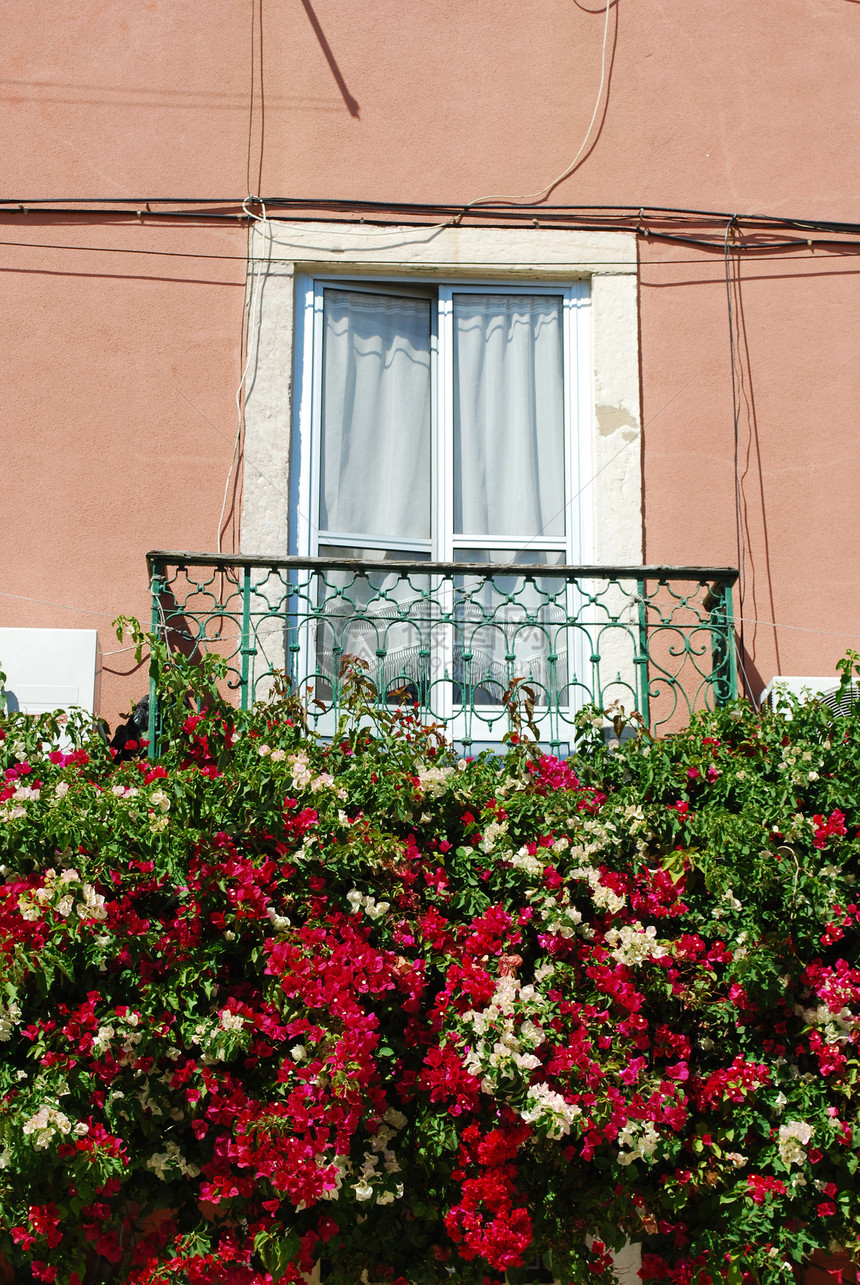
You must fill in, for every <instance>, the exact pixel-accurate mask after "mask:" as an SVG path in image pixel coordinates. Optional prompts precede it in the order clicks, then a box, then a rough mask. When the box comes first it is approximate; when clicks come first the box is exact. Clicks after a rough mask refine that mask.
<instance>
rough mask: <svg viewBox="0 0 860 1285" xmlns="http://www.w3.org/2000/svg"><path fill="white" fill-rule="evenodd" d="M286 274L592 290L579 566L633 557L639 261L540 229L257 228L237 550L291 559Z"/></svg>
mask: <svg viewBox="0 0 860 1285" xmlns="http://www.w3.org/2000/svg"><path fill="white" fill-rule="evenodd" d="M298 274H306V275H309V276H314V275H320V274H325V275H336V276H343V277H345V278H349V279H353V280H354V279H355V278H356V277H365V276H366V277H378V278H385V279H389V280H391V279H397V278H400V279H404V280H408V279H409V278H415V279H419V278H423V279H424V280H428V279H429V280H440V281H453V282H456V281H458V280H461V281H472V282H480V281H494V282H499V281H505V280H509V281H511V282H512V283H513V282H515V283H517V284H524V283H528V282H535V283H536V284H539V283H540V282H541V281H544V282H550V281H551V282H554V283H567V282H570V281H574V280H581V279H583V278H586V279H588V280H589V283H590V291H591V316H592V336H591V347H592V358H593V366H594V372H593V389H594V398H593V404H594V417H593V422H592V428H591V432H592V440H591V443H590V453H591V460H592V469H593V472H592V476H591V478H590V480H589V481H588V483H587V484H586V485H587V486H588V491H589V493H590V504H591V517H592V521H591V524H590V525H591V529H592V532H593V536H592V540H593V544H592V550H591V560H592V561H593V562H594V563H596V564H598V565H606V566H609V565H618V566H622V565H623V566H635V565H638V564H640V563H641V561H642V464H641V441H640V426H639V425H640V419H639V330H638V262H637V248H636V238H635V236H634V235H633V234H632V233H626V232H575V231H569V230H566V229H545V228H530V229H523V228H473V227H467V228H463V227H452V226H440V227H431V228H427V227H416V226H414V225H411V226H410V225H407V226H392V227H390V228H384V229H383V228H379V227H374V228H367V227H363V226H361V225H358V224H355V223H342V224H334V223H321V224H313V223H297V224H292V223H285V222H280V221H277V222H275V221H273V220H266V221H261V222H259V223H256V224H255V225H254V227H253V229H252V233H251V238H250V261H249V272H248V283H247V303H248V310H247V312H248V352H249V364H248V374H247V379H246V389H245V417H244V422H245V431H244V449H243V464H244V476H243V491H242V515H241V549H242V552H243V553H247V554H259V555H265V556H274V557H280V556H283V555H284V554H285V553H287V552H288V551H289V506H290V500H289V496H290V458H291V443H292V438H293V432H294V425H295V422H296V408H295V406H294V396H293V394H294V389H295V388H296V386H297V382H296V381H297V372H298V371H299V369H300V360H301V353H300V352H297V347H300V342H301V336H300V335H299V336H297V335H296V333H295V321H294V319H295V281H296V276H297V275H298Z"/></svg>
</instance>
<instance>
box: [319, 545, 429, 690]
mask: <svg viewBox="0 0 860 1285" xmlns="http://www.w3.org/2000/svg"><path fill="white" fill-rule="evenodd" d="M319 552H320V556H321V557H326V558H355V559H360V560H363V559H373V560H374V561H378V560H385V561H386V562H390V561H397V562H400V561H402V562H422V561H426V560H427V554H426V553H404V552H403V551H402V550H397V549H368V548H363V549H357V548H340V547H337V546H334V545H320V550H319ZM315 582H316V607H315V611H314V615H315V617H316V620H317V624H316V663H317V675H316V677H317V680H318V682H317V695H318V696H319V698H320V699H322V700H329V699H330V698H331V692H332V690H333V686H334V684H336V682H337V681H338V680H339V679H340V678H341V677H342V673H343V668H344V666H345V665H350V664H352V665H355V664H356V663H357V664H358V666H359V668H360V669H361V670H362V672H363V673H364V674H365V675H366V676H367V677H368V678H369V679H370V680H371V682H372V683H373V684H374V686H375V687H376V691H377V694H378V695H379V696H380V697H384V699H385V700H386V701H389V702H391V703H394V704H400V703H403V702H406V703H409V704H411V703H412V702H413V701H414V700H418V699H419V698H420V697H421V694H422V693H423V694H426V692H427V691H428V690H429V686H428V684H429V680H430V671H429V667H428V656H429V654H430V651H429V648H430V638H431V634H432V631H433V628H434V626H435V625H436V621H437V618H438V611H437V610H436V608H435V604H434V603H433V602H432V601H431V598H430V580H429V577H428V576H426V575H423V574H421V573H420V572H411V573H405V572H397V571H392V572H384V571H370V570H368V568H367V567H366V565H364V566H363V565H357V566H356V567H355V568H354V569H350V570H344V569H341V568H331V569H330V570H326V571H320V572H318V573H317V574H316V577H315ZM320 684H322V685H320Z"/></svg>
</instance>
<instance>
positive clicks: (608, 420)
mask: <svg viewBox="0 0 860 1285" xmlns="http://www.w3.org/2000/svg"><path fill="white" fill-rule="evenodd" d="M595 409H596V412H597V430H598V432H599V433H600V434H601V436H602V437H611V436H612V434H613V433H617V432H618V430H619V429H626V430H627V431H626V432H622V434H621V436H622V437H623V438H624V440H625V442H632V441H634V440H635V438H637V437H638V436H639V425H638V424H637V422H636V420H635V419H634V418H633V416H632V415H631V414H630V412H629V411H626V410H625V409H624V407H623V406H597V407H596V408H595Z"/></svg>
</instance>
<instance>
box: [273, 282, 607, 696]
mask: <svg viewBox="0 0 860 1285" xmlns="http://www.w3.org/2000/svg"><path fill="white" fill-rule="evenodd" d="M300 290H301V291H302V292H303V296H304V297H303V306H304V318H305V335H306V346H305V361H304V365H303V372H302V379H303V387H302V399H301V412H300V429H299V433H298V434H297V438H296V442H297V451H296V456H297V458H296V460H295V472H296V475H297V477H298V479H299V486H298V490H299V497H300V498H299V502H298V503H297V505H296V510H297V521H296V528H295V531H296V538H295V548H296V551H297V552H298V553H300V554H307V555H309V556H313V555H322V556H326V557H333V558H336V557H346V558H359V559H373V560H379V559H383V560H385V559H396V560H398V561H407V562H409V561H411V562H415V561H422V560H432V561H446V562H447V561H454V562H460V563H468V562H476V563H498V564H514V563H519V564H523V565H526V564H527V565H530V566H541V565H544V566H547V565H552V564H558V563H565V562H576V561H579V560H580V559H581V550H582V544H583V535H584V532H583V526H584V523H583V515H582V514H581V512H580V510H579V507H578V505H577V503H576V501H577V497H578V492H579V490H580V489H581V488H580V487H579V485H578V484H579V479H580V478H581V476H582V474H583V471H584V466H583V456H584V442H583V438H584V435H583V434H581V433H580V432H579V426H578V409H579V395H580V392H581V387H582V383H583V376H582V373H581V370H580V367H581V366H583V365H584V361H583V358H584V350H585V346H586V343H587V338H588V335H587V330H586V325H585V317H586V314H587V308H588V303H589V296H588V290H587V288H586V287H585V285H583V284H582V283H577V284H571V285H564V286H548V285H546V286H544V285H541V286H540V287H537V286H535V285H527V286H520V285H518V286H516V287H514V286H507V285H498V284H493V285H485V284H468V285H467V284H456V285H444V286H435V285H434V286H430V285H426V286H425V285H420V284H410V285H408V286H407V285H400V284H398V283H396V282H393V283H384V282H367V281H361V282H351V281H339V280H327V279H325V278H322V279H317V280H313V279H310V278H308V279H307V280H305V281H303V282H301V283H300ZM585 368H586V369H587V366H586V367H585ZM585 382H586V385H587V395H588V398H589V402H590V398H591V391H590V381H585ZM321 592H322V593H323V594H324V595H329V596H330V597H331V602H330V604H329V606H328V607H327V610H326V613H325V614H326V620H325V623H324V624H322V625H321V626H320V627H319V628H318V629H317V631H316V637H315V640H314V641H315V652H316V668H317V673H318V676H319V677H320V679H321V682H322V684H323V686H322V687H321V688H320V689H319V690H318V694H319V695H321V696H323V697H324V696H325V695H327V691H326V690H324V689H325V688H327V687H328V686H329V685H330V684H331V683H332V682H333V681H334V680H335V677H336V675H337V671H338V666H339V659H340V657H341V656H343V655H344V654H350V655H355V656H358V657H359V658H360V659H361V660H362V661H364V662H365V664H366V665H367V666H368V668H369V670H370V671H371V673H372V675H373V677H374V679H375V681H376V683H377V687H381V688H382V689H383V690H384V691H385V692H386V693H387V694H389V693H391V692H392V691H396V692H402V691H403V690H404V689H405V690H406V692H407V693H408V694H409V695H411V696H413V697H417V698H419V699H421V700H422V702H424V703H427V704H429V705H431V706H433V707H434V708H437V709H440V708H442V707H443V706H445V707H448V708H449V709H450V708H451V707H452V706H453V707H456V706H462V705H465V704H469V705H470V706H473V707H474V706H475V705H483V706H488V705H500V704H501V701H502V697H503V694H504V692H505V690H506V689H507V687H508V685H509V682H510V680H511V677H512V674H513V670H515V671H516V672H517V675H518V676H520V677H522V678H524V679H526V680H528V681H530V682H531V683H533V684H535V686H536V688H537V689H538V692H539V697H538V699H539V702H541V703H544V704H546V703H547V702H549V701H550V699H552V701H553V703H558V701H559V697H560V696H561V698H562V700H563V703H564V704H569V703H570V701H569V697H566V696H565V695H564V693H566V692H567V691H568V688H569V683H568V678H567V673H568V669H569V668H570V663H571V661H572V659H573V658H572V657H568V654H567V651H568V648H567V635H568V633H569V631H568V630H567V629H566V626H565V623H564V622H566V620H567V619H568V618H569V614H570V610H571V604H570V602H568V601H567V599H568V598H570V596H571V592H572V591H571V590H569V589H568V587H567V586H566V585H564V584H562V583H561V582H559V581H555V582H551V581H550V580H549V579H547V578H541V577H534V578H533V579H527V578H526V577H524V576H517V575H511V574H508V575H507V576H504V577H499V578H497V579H495V580H493V581H492V582H491V581H489V580H488V579H486V578H484V579H481V578H479V577H470V576H468V575H467V574H461V575H459V576H457V577H456V578H455V579H454V581H453V582H450V581H449V583H448V584H447V585H442V584H440V583H436V582H435V580H434V577H432V576H427V577H424V576H420V575H419V576H416V575H412V576H411V577H409V578H408V579H406V578H403V577H402V576H400V577H399V576H396V575H390V576H387V575H382V574H379V573H375V574H373V575H370V576H367V577H363V578H362V579H361V580H360V581H359V582H358V583H356V582H355V580H354V578H352V579H350V574H349V573H348V572H344V573H343V575H342V576H341V577H340V578H339V579H338V578H337V576H335V577H334V578H332V577H331V576H329V579H328V580H327V582H326V584H325V587H324V588H323V589H322V590H321ZM452 620H453V622H455V623H453V624H452V623H451V621H452ZM445 621H447V622H448V623H447V624H446V623H440V622H445ZM307 645H308V644H306V646H307ZM443 687H444V688H447V689H449V690H447V691H446V692H443V691H442V688H443Z"/></svg>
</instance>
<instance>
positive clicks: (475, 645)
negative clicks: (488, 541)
mask: <svg viewBox="0 0 860 1285" xmlns="http://www.w3.org/2000/svg"><path fill="white" fill-rule="evenodd" d="M456 556H457V559H458V561H461V562H496V563H519V564H522V566H523V569H524V570H525V569H526V568H527V567H528V566H537V567H539V566H544V567H551V566H553V565H558V564H560V563H561V562H563V555H562V554H561V553H560V552H551V551H544V550H534V549H467V550H462V551H460V552H458V553H457V555H456ZM568 610H569V608H568V596H567V585H566V581H565V579H564V577H562V576H559V577H554V576H539V575H534V576H533V577H528V578H527V576H526V575H507V576H505V575H493V576H492V577H490V576H488V575H487V576H485V575H480V576H478V575H475V576H469V575H466V576H458V577H457V590H456V601H455V610H454V616H455V620H456V622H457V642H456V643H455V648H454V650H455V658H456V660H457V667H456V670H455V672H456V674H457V676H458V679H459V682H460V684H461V686H462V689H463V691H462V695H461V697H460V700H461V701H462V702H463V703H469V702H471V703H472V704H474V705H485V704H498V703H500V702H501V700H502V697H503V695H504V693H505V692H506V691H507V690H508V688H509V686H510V684H511V682H512V681H513V680H514V679H515V678H520V679H522V680H523V682H525V683H527V684H528V685H529V686H530V687H531V689H532V692H533V694H534V699H535V701H536V704H538V705H547V704H553V703H558V699H559V693H560V692H561V691H562V690H563V689H564V688H565V686H566V684H567V672H568V657H567V652H568V644H569V629H568Z"/></svg>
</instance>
